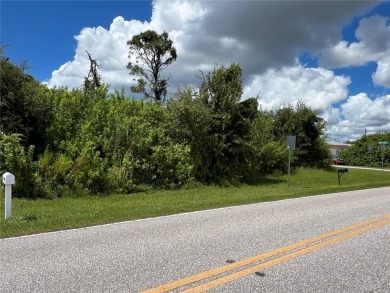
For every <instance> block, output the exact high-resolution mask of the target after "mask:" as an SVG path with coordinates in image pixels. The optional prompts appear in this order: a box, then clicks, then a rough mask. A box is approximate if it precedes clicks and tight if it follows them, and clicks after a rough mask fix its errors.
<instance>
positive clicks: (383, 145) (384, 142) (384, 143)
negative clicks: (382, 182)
mask: <svg viewBox="0 0 390 293" xmlns="http://www.w3.org/2000/svg"><path fill="white" fill-rule="evenodd" d="M388 144H389V142H387V141H380V142H379V145H380V146H381V151H382V171H383V160H384V157H385V149H386V146H387V145H388Z"/></svg>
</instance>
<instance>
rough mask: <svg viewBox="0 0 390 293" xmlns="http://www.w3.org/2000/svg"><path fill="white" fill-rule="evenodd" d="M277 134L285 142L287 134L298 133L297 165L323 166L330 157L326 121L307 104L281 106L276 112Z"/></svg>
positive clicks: (295, 153) (295, 162)
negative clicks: (325, 134)
mask: <svg viewBox="0 0 390 293" xmlns="http://www.w3.org/2000/svg"><path fill="white" fill-rule="evenodd" d="M274 119H275V122H274V123H275V131H274V132H275V136H276V138H277V139H278V140H279V141H281V142H284V143H285V141H286V136H287V135H296V137H297V141H296V144H297V149H296V151H295V152H294V155H295V161H294V164H295V165H296V166H311V167H322V166H324V164H325V163H324V162H327V161H328V160H329V159H330V157H331V154H330V150H329V147H328V145H327V144H326V142H325V137H324V130H325V128H326V123H325V121H324V120H323V119H322V118H321V117H319V116H318V114H317V113H316V112H315V111H314V110H312V109H311V108H310V107H308V106H307V105H306V104H304V103H302V102H299V103H298V104H297V106H296V107H295V108H293V107H292V106H291V105H289V106H287V107H284V108H280V109H279V110H277V111H276V114H275V117H274Z"/></svg>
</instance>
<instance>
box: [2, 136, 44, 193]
mask: <svg viewBox="0 0 390 293" xmlns="http://www.w3.org/2000/svg"><path fill="white" fill-rule="evenodd" d="M33 151H34V148H33V147H32V146H30V147H29V148H28V149H26V148H25V147H24V146H23V145H22V144H21V136H20V135H18V134H11V135H3V137H2V139H0V174H3V173H5V172H10V173H12V174H13V175H15V185H14V189H13V195H14V196H15V197H27V198H35V197H37V196H38V195H37V194H36V190H35V189H34V187H35V186H36V176H35V173H34V163H33V159H32V156H33Z"/></svg>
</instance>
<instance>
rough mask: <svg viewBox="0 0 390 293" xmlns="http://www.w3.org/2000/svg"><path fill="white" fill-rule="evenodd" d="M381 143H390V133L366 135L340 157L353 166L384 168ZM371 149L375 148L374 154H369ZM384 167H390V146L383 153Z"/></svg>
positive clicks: (342, 152)
mask: <svg viewBox="0 0 390 293" xmlns="http://www.w3.org/2000/svg"><path fill="white" fill-rule="evenodd" d="M380 141H387V142H389V143H390V132H386V133H375V134H369V135H364V136H362V137H361V138H360V139H358V140H356V141H354V142H353V143H352V145H351V146H350V147H349V148H347V149H345V150H343V151H341V152H340V153H339V157H340V158H343V159H344V161H345V162H346V163H347V164H348V165H352V166H369V167H382V151H381V148H380V145H379V142H380ZM370 147H372V148H373V153H372V154H369V153H368V149H369V148H370ZM383 166H384V167H390V145H387V146H386V148H385V152H384V153H383Z"/></svg>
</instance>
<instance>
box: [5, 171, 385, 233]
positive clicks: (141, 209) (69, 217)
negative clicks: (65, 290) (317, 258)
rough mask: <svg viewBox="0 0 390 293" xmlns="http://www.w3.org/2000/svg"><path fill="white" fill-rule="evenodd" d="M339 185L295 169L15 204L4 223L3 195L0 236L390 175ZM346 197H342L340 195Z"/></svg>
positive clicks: (350, 177) (330, 189)
mask: <svg viewBox="0 0 390 293" xmlns="http://www.w3.org/2000/svg"><path fill="white" fill-rule="evenodd" d="M341 180H342V184H341V186H340V185H339V184H338V179H337V169H332V170H330V171H324V170H316V169H296V170H294V172H293V174H292V176H291V184H290V187H288V184H287V176H268V177H266V178H264V179H262V180H261V181H260V182H257V183H255V184H253V185H241V186H239V187H200V188H195V189H183V190H176V191H153V192H147V193H137V194H131V195H120V194H112V195H105V196H90V197H81V198H77V197H75V198H61V199H55V200H42V199H39V200H25V199H16V198H14V199H13V205H12V218H11V219H8V220H4V191H1V192H2V194H1V197H0V208H1V212H0V216H1V219H0V237H1V238H5V237H12V236H20V235H27V234H34V233H41V232H48V231H56V230H63V229H71V228H79V227H86V226H92V225H99V224H106V223H113V222H119V221H127V220H134V219H142V218H149V217H157V216H163V215H170V214H177V213H183V212H191V211H199V210H205V209H212V208H218V207H226V206H233V205H243V204H250V203H258V202H265V201H275V200H281V199H287V198H295V197H302V196H309V195H318V194H326V193H334V192H342V191H350V190H357V189H366V188H374V187H383V186H390V172H381V171H370V170H357V169H349V172H348V173H345V174H344V175H343V176H342V179H341ZM340 196H342V195H340Z"/></svg>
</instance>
